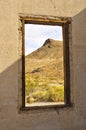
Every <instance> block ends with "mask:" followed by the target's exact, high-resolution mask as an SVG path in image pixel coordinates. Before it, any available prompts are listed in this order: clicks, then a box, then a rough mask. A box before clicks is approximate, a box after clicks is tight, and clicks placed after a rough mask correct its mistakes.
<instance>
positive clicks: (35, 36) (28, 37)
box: [25, 24, 62, 54]
mask: <svg viewBox="0 0 86 130" xmlns="http://www.w3.org/2000/svg"><path fill="white" fill-rule="evenodd" d="M48 38H52V39H55V40H61V41H62V27H60V26H50V25H36V24H35V25H34V24H25V45H26V47H25V52H26V53H27V54H29V53H31V52H32V51H34V50H36V49H37V48H39V47H41V46H42V45H43V43H44V41H45V40H46V39H48Z"/></svg>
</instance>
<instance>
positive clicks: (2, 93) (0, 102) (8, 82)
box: [0, 59, 22, 111]
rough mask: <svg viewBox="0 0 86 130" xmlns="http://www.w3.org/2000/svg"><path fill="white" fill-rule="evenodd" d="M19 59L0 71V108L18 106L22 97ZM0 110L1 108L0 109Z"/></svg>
mask: <svg viewBox="0 0 86 130" xmlns="http://www.w3.org/2000/svg"><path fill="white" fill-rule="evenodd" d="M21 61H22V60H21V59H19V60H18V61H16V62H15V63H14V64H12V65H11V66H9V67H8V68H7V69H5V70H4V71H3V72H2V73H0V106H1V108H0V109H3V107H4V106H9V107H10V106H13V107H14V108H19V107H20V105H19V101H22V100H21V99H20V100H19V98H22V96H21V95H22V63H21ZM0 111H1V110H0Z"/></svg>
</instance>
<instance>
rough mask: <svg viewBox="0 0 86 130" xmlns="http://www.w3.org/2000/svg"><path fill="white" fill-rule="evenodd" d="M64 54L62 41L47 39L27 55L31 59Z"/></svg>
mask: <svg viewBox="0 0 86 130" xmlns="http://www.w3.org/2000/svg"><path fill="white" fill-rule="evenodd" d="M61 56H62V41H57V40H53V39H50V38H49V39H47V40H46V41H45V42H44V44H43V46H42V47H40V48H38V49H37V50H36V51H34V52H32V53H31V54H29V55H27V56H26V59H27V58H31V59H46V58H47V59H52V58H59V57H61Z"/></svg>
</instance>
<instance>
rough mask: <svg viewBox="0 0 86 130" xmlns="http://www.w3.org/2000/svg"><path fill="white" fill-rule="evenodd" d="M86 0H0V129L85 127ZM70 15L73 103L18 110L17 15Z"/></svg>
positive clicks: (70, 129)
mask: <svg viewBox="0 0 86 130" xmlns="http://www.w3.org/2000/svg"><path fill="white" fill-rule="evenodd" d="M85 8H86V0H59V1H58V0H0V130H86V9H85ZM31 14H32V15H50V16H57V17H72V24H71V26H70V67H71V70H70V72H71V101H72V103H73V106H72V107H67V108H63V109H62V108H59V109H56V110H54V109H52V110H45V111H43V110H42V111H41V110H40V111H33V112H32V111H28V112H19V105H20V100H21V98H20V94H21V93H20V91H21V66H20V64H19V63H20V62H19V61H20V58H21V45H20V43H21V42H20V34H19V30H18V29H19V16H21V15H31Z"/></svg>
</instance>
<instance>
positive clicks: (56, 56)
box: [25, 38, 64, 104]
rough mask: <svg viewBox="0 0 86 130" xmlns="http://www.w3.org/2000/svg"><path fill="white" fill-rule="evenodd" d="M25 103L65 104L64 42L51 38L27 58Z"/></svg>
mask: <svg viewBox="0 0 86 130" xmlns="http://www.w3.org/2000/svg"><path fill="white" fill-rule="evenodd" d="M25 102H26V104H34V103H39V104H40V103H52V102H53V103H59V102H60V103H61V102H64V65H63V42H62V41H57V40H54V39H51V38H48V39H46V41H45V42H44V43H43V45H42V46H41V47H40V48H38V49H37V50H35V51H33V52H32V53H30V54H29V55H27V56H26V57H25Z"/></svg>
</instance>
